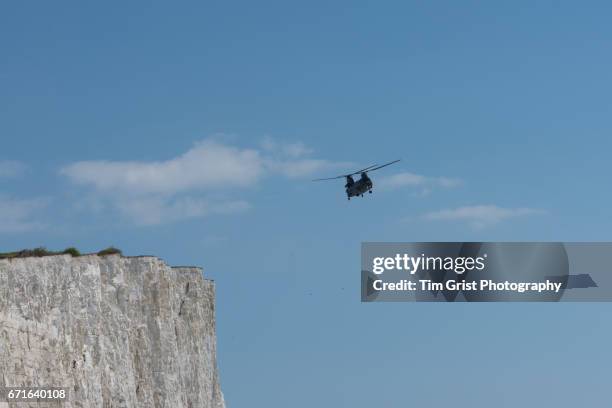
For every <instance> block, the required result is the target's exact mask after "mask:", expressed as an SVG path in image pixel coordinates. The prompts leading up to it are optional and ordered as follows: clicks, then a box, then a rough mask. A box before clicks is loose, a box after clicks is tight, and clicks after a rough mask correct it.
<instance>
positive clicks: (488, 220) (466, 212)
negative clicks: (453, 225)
mask: <svg viewBox="0 0 612 408" xmlns="http://www.w3.org/2000/svg"><path fill="white" fill-rule="evenodd" d="M543 213H544V212H543V211H541V210H536V209H533V208H503V207H498V206H495V205H475V206H466V207H459V208H454V209H446V210H440V211H433V212H430V213H427V214H425V215H424V216H423V218H424V219H427V220H434V221H438V220H440V221H444V220H448V221H455V220H457V221H466V222H468V223H469V224H470V225H471V226H472V227H474V228H484V227H488V226H491V225H494V224H497V223H499V222H501V221H504V220H507V219H510V218H516V217H523V216H528V215H538V214H543Z"/></svg>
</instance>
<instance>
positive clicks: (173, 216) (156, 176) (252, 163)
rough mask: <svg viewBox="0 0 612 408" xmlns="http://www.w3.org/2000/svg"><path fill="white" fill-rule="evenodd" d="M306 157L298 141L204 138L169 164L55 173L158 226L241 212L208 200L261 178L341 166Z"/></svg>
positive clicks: (93, 166)
mask: <svg viewBox="0 0 612 408" xmlns="http://www.w3.org/2000/svg"><path fill="white" fill-rule="evenodd" d="M311 152H312V150H311V149H309V148H307V147H306V146H305V145H304V144H302V143H301V142H297V143H289V144H287V143H280V142H277V141H275V140H274V139H271V138H266V139H264V141H263V142H262V147H261V148H260V149H248V148H239V147H235V146H232V145H229V144H228V143H227V142H221V141H218V140H212V139H207V140H204V141H201V142H199V143H197V144H195V145H194V147H193V148H191V149H190V150H188V151H187V152H185V153H184V154H181V155H179V156H178V157H174V158H170V159H168V160H163V161H148V162H147V161H105V160H97V161H81V162H76V163H72V164H69V165H67V166H65V167H64V168H62V169H61V170H60V173H61V174H62V175H64V176H66V177H67V178H68V179H69V180H71V181H72V182H73V183H75V184H77V185H81V186H87V187H90V188H91V189H92V190H93V192H94V194H95V195H96V197H97V198H98V200H99V201H100V202H108V203H110V204H111V205H112V206H113V207H114V208H116V209H118V210H119V211H120V212H121V213H122V214H124V215H125V216H127V217H128V218H130V219H132V220H134V221H135V222H137V223H139V224H159V223H162V222H171V221H176V220H179V219H184V218H194V217H203V216H207V215H211V214H223V213H234V212H238V211H244V210H246V209H248V207H249V205H248V203H247V202H245V201H244V200H241V199H227V198H224V199H223V200H221V201H219V200H218V199H217V200H211V199H210V196H211V195H213V194H214V193H215V192H220V191H223V192H225V193H224V194H225V195H227V193H228V192H235V191H236V190H237V189H244V188H248V187H252V186H255V185H257V184H258V183H259V182H260V181H261V180H262V179H263V178H264V177H269V176H274V175H280V176H283V177H287V178H295V177H306V176H310V175H312V174H314V173H315V172H318V171H321V170H327V169H333V168H336V167H338V166H340V165H343V164H345V163H332V162H330V161H327V160H322V159H314V158H310V157H306V156H307V155H309V154H310V153H311ZM95 201H96V199H95V198H94V199H90V200H89V202H95ZM98 206H99V204H98Z"/></svg>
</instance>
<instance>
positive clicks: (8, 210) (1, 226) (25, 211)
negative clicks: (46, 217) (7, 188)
mask: <svg viewBox="0 0 612 408" xmlns="http://www.w3.org/2000/svg"><path fill="white" fill-rule="evenodd" d="M46 206H47V201H46V200H43V199H31V200H23V199H16V198H10V197H6V196H0V233H15V232H25V231H31V230H36V229H40V228H42V227H43V226H44V225H43V224H41V223H39V222H37V221H35V220H34V219H33V217H34V215H35V213H36V211H38V210H40V209H43V208H44V207H46Z"/></svg>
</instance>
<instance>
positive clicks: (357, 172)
mask: <svg viewBox="0 0 612 408" xmlns="http://www.w3.org/2000/svg"><path fill="white" fill-rule="evenodd" d="M376 166H378V164H373V165H371V166H369V167H366V168H365V169H361V170H357V171H356V172H354V173H351V174H347V176H352V175H354V174H359V173H361V172H364V171H370V169H371V168H372V167H376Z"/></svg>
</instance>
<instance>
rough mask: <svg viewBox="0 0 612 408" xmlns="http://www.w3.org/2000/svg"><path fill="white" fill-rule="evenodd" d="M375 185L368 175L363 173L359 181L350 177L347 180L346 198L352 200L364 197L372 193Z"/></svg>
mask: <svg viewBox="0 0 612 408" xmlns="http://www.w3.org/2000/svg"><path fill="white" fill-rule="evenodd" d="M373 186H374V184H373V183H372V180H371V179H370V178H369V177H368V175H367V174H365V173H362V174H361V178H360V179H359V180H357V181H355V180H354V179H353V177H351V176H348V177H347V178H346V185H345V186H344V187H345V189H346V196H347V198H348V199H349V200H350V199H351V197H358V196H363V194H365V193H367V192H369V193H372V187H373Z"/></svg>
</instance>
